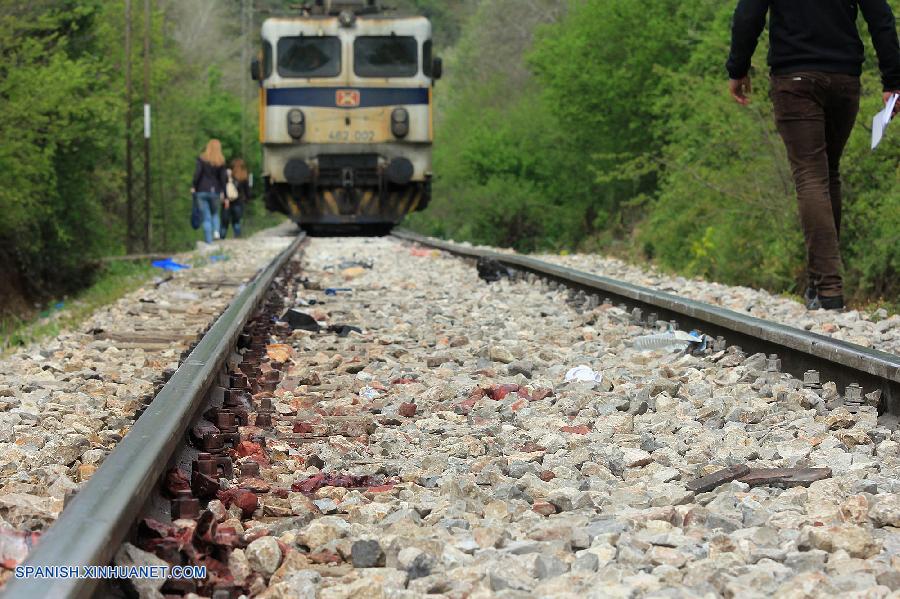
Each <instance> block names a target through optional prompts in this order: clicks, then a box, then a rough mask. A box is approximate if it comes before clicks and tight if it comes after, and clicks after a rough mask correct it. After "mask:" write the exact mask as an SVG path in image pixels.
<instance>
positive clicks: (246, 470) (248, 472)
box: [241, 462, 259, 478]
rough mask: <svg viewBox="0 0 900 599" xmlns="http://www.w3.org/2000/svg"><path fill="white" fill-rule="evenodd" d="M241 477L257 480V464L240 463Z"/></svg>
mask: <svg viewBox="0 0 900 599" xmlns="http://www.w3.org/2000/svg"><path fill="white" fill-rule="evenodd" d="M241 476H248V477H251V478H258V477H259V464H258V463H256V462H243V463H241Z"/></svg>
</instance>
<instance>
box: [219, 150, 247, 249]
mask: <svg viewBox="0 0 900 599" xmlns="http://www.w3.org/2000/svg"><path fill="white" fill-rule="evenodd" d="M228 172H229V177H228V186H227V187H226V190H225V206H224V208H223V210H222V239H225V236H226V235H227V233H228V225H229V224H230V225H231V228H232V229H234V236H235V237H240V236H241V220H242V219H243V218H244V207H245V206H246V204H247V202H248V201H249V200H250V174H249V173H248V172H247V165H246V163H245V162H244V161H243V160H242V159H241V158H235V159H234V160H232V161H231V169H230V170H229V171H228Z"/></svg>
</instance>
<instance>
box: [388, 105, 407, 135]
mask: <svg viewBox="0 0 900 599" xmlns="http://www.w3.org/2000/svg"><path fill="white" fill-rule="evenodd" d="M391 133H393V134H394V137H401V138H402V137H406V136H407V135H409V111H408V110H406V109H405V108H396V109H394V112H392V113H391Z"/></svg>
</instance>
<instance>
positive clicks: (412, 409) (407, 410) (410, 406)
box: [400, 403, 416, 418]
mask: <svg viewBox="0 0 900 599" xmlns="http://www.w3.org/2000/svg"><path fill="white" fill-rule="evenodd" d="M400 415H401V416H403V417H404V418H412V417H413V416H415V415H416V404H414V403H405V404H401V405H400Z"/></svg>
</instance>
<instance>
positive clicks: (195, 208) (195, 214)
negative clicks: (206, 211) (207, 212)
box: [191, 193, 203, 230]
mask: <svg viewBox="0 0 900 599" xmlns="http://www.w3.org/2000/svg"><path fill="white" fill-rule="evenodd" d="M191 204H192V208H191V226H192V227H193V228H194V230H197V229H199V228H200V225H202V224H203V212H201V211H200V204H199V203H198V202H197V194H195V193H192V194H191Z"/></svg>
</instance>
